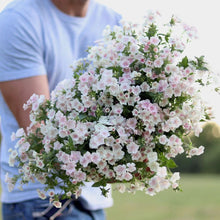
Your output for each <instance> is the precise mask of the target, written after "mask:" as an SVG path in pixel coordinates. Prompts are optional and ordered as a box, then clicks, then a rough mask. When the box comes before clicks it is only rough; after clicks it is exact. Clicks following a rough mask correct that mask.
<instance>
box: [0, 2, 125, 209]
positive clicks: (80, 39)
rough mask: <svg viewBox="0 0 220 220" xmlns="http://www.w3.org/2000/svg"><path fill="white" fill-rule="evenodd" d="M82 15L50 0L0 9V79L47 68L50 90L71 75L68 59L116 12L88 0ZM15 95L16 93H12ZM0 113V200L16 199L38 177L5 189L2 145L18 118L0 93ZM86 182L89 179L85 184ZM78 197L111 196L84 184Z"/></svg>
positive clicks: (96, 204)
mask: <svg viewBox="0 0 220 220" xmlns="http://www.w3.org/2000/svg"><path fill="white" fill-rule="evenodd" d="M89 4H90V5H89V9H88V12H87V15H86V17H83V18H81V17H72V16H69V15H67V14H65V13H63V12H61V11H60V10H58V9H57V8H56V6H55V5H54V4H53V3H52V2H51V0H14V1H13V2H12V3H10V4H9V5H8V6H7V8H6V9H5V10H4V11H2V12H1V13H0V81H8V80H16V79H21V78H25V77H31V76H36V75H43V74H47V77H48V81H49V88H50V91H52V90H53V89H54V88H55V86H56V85H57V83H58V82H59V81H61V80H63V79H65V78H69V77H71V76H72V70H71V68H70V65H71V64H72V63H73V61H74V60H76V59H79V58H82V57H85V56H86V50H87V48H88V46H91V45H93V44H94V41H96V40H99V39H101V38H102V31H103V29H104V27H105V26H106V25H107V24H108V25H110V26H114V25H118V24H119V21H120V19H121V16H120V15H119V14H118V13H116V12H114V11H113V10H111V9H109V8H107V7H105V6H103V5H101V4H99V3H97V2H95V1H93V0H91V1H90V3H89ZM17 95H19V94H17ZM0 115H1V132H2V144H1V180H2V202H6V203H11V202H19V201H24V200H28V199H32V198H37V197H38V195H37V192H36V189H42V185H41V184H39V183H33V184H32V183H31V184H30V183H29V184H28V185H27V186H25V187H24V191H20V190H19V189H18V188H15V189H14V190H13V191H12V192H11V193H9V192H8V190H7V185H6V183H5V182H4V176H5V173H6V172H8V173H9V175H10V176H12V175H13V174H16V173H17V168H12V167H9V165H8V158H9V153H8V149H9V148H13V147H14V143H12V142H11V139H10V136H11V133H12V132H14V131H16V130H17V129H18V124H17V122H16V120H15V118H14V116H13V114H12V113H11V111H10V110H9V108H8V106H7V105H6V103H5V102H4V99H3V97H2V95H1V94H0ZM88 185H89V184H88ZM82 197H83V198H84V199H85V200H86V207H87V208H89V209H97V208H105V207H108V206H111V205H112V199H111V198H105V197H103V196H101V194H100V191H99V190H98V189H94V188H91V187H86V189H85V190H83V195H82Z"/></svg>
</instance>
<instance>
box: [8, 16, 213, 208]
mask: <svg viewBox="0 0 220 220" xmlns="http://www.w3.org/2000/svg"><path fill="white" fill-rule="evenodd" d="M157 17H159V15H158V13H150V14H149V15H148V16H146V18H145V20H144V24H143V25H142V26H138V25H136V24H133V23H129V22H122V25H121V26H116V27H114V28H113V30H112V29H110V28H109V27H106V29H105V30H104V39H103V41H100V42H98V44H96V45H95V46H93V47H91V48H90V49H89V53H88V56H87V57H86V58H85V59H82V60H78V61H77V62H76V64H75V65H74V68H73V69H74V77H73V78H72V79H67V80H64V81H62V82H61V83H59V84H58V85H57V87H56V89H55V90H54V91H53V92H52V94H51V99H50V100H45V99H44V97H43V96H38V95H35V94H34V95H32V97H31V98H30V99H29V101H28V102H27V103H26V104H25V106H24V108H25V109H27V108H30V109H31V112H30V120H31V125H30V127H29V128H28V131H27V134H25V132H24V131H23V130H22V129H19V130H18V131H17V133H15V134H13V138H19V141H18V142H17V144H16V146H15V149H14V150H11V156H10V165H12V166H13V165H14V163H15V162H18V167H19V171H20V174H19V175H18V176H16V177H13V178H11V177H7V182H8V183H9V186H10V188H12V187H13V184H14V183H15V181H17V180H18V179H21V181H20V183H21V185H22V184H25V183H28V182H30V181H34V180H35V179H37V180H38V181H39V182H40V183H42V184H45V192H42V191H39V195H40V196H41V198H45V197H46V193H47V195H48V196H50V198H51V201H54V204H57V203H58V200H59V195H56V194H55V193H54V192H53V189H54V187H55V186H59V187H60V188H61V189H62V191H63V195H64V197H70V196H71V195H72V194H77V195H79V194H80V190H81V186H83V182H84V181H93V182H94V184H93V186H94V187H100V189H101V190H102V193H103V195H106V193H107V192H108V189H106V188H105V186H106V184H107V183H118V184H116V188H117V189H118V190H119V191H120V192H124V191H129V192H135V191H136V190H143V191H145V192H146V193H147V194H149V195H155V194H156V193H158V192H160V191H162V190H164V189H167V188H169V187H172V188H173V189H176V190H177V189H179V185H178V180H179V178H180V176H179V173H172V172H171V169H172V168H174V167H175V162H174V161H173V158H175V157H176V156H177V155H178V154H182V153H183V152H185V153H186V154H187V156H188V157H191V156H193V155H200V154H201V153H203V151H204V147H203V146H200V147H199V148H193V146H192V145H190V144H187V143H185V141H184V136H186V135H188V134H189V133H191V132H194V133H195V135H197V136H198V135H199V134H200V133H201V132H202V128H201V124H200V122H201V121H205V120H207V119H209V116H210V114H209V113H210V109H209V108H208V107H207V106H206V105H204V102H203V100H202V98H201V95H200V89H201V87H202V86H205V85H206V84H207V83H208V82H209V78H210V73H209V71H208V69H207V67H206V63H205V62H204V57H203V56H202V57H197V58H194V59H189V58H188V57H187V56H183V55H182V54H183V52H184V49H185V46H186V44H187V43H188V42H189V41H190V39H191V38H195V37H196V32H195V29H194V28H191V27H189V26H187V25H186V24H183V23H182V22H181V21H180V20H179V19H177V18H175V17H172V18H171V20H170V22H169V23H167V24H165V25H163V26H161V30H160V29H159V24H158V23H157ZM176 27H178V28H177V29H180V27H181V28H182V29H181V30H182V32H181V34H179V35H180V37H178V36H179V35H178V32H177V31H176ZM56 206H59V203H58V205H56Z"/></svg>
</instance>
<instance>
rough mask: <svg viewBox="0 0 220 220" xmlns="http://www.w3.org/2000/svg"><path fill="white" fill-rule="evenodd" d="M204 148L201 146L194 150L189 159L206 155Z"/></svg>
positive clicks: (190, 152) (191, 151) (189, 153)
mask: <svg viewBox="0 0 220 220" xmlns="http://www.w3.org/2000/svg"><path fill="white" fill-rule="evenodd" d="M204 149H205V147H204V146H200V147H199V148H193V149H191V150H190V151H189V152H188V156H187V157H188V158H191V157H192V156H199V155H201V154H203V153H204Z"/></svg>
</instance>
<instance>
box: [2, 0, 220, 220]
mask: <svg viewBox="0 0 220 220" xmlns="http://www.w3.org/2000/svg"><path fill="white" fill-rule="evenodd" d="M10 1H12V0H0V11H1V10H2V9H3V7H5V5H6V4H7V3H8V2H10ZM98 1H100V2H102V3H104V4H106V5H108V6H110V7H111V8H113V9H114V10H116V11H118V12H119V13H121V14H122V15H123V16H124V17H125V18H126V19H128V20H131V21H137V22H140V21H141V19H142V17H143V16H144V14H145V13H146V11H148V10H158V11H159V12H160V13H161V14H162V15H163V16H164V17H167V18H170V17H171V16H172V15H173V14H174V15H177V16H178V17H179V18H181V19H182V20H183V21H185V22H186V23H188V24H189V25H192V26H195V27H196V28H197V30H198V36H199V38H198V39H197V40H195V41H193V42H192V43H191V44H190V47H189V48H188V49H187V51H186V52H187V54H188V55H189V56H200V55H205V57H206V60H207V61H208V63H209V64H210V67H211V69H212V70H213V71H214V72H217V73H220V65H219V63H220V54H219V53H220V31H219V26H220V24H219V21H220V13H219V5H218V3H219V1H218V0H209V1H205V0H202V1H201V0H183V1H180V0H166V1H165V0H153V1H152V0H151V1H150V0H135V1H132V0H98ZM0 34H4V33H1V30H0ZM204 96H205V99H206V100H207V102H208V103H209V104H210V105H211V106H212V107H213V111H214V116H215V119H214V120H213V121H212V122H209V123H205V124H203V133H202V134H201V135H200V137H199V138H196V137H194V136H192V137H191V138H192V142H193V144H194V145H195V146H197V147H198V146H200V145H204V146H205V147H206V150H205V153H204V154H203V155H201V156H199V157H194V158H192V159H186V158H185V155H181V156H179V157H177V158H176V160H175V161H176V163H177V165H178V168H176V169H175V170H174V171H179V172H181V181H180V183H181V188H182V192H174V191H172V190H168V191H165V192H162V193H160V194H158V195H156V196H154V197H150V196H148V195H146V194H144V193H143V192H139V193H136V194H135V195H131V194H127V193H125V194H120V193H118V192H115V191H113V197H114V201H115V203H114V206H113V207H112V208H109V209H107V210H106V214H107V219H108V220H124V219H126V220H133V219H135V220H219V219H220V208H219V207H220V175H219V174H220V127H219V125H220V97H219V95H217V94H215V93H214V92H211V91H205V92H204Z"/></svg>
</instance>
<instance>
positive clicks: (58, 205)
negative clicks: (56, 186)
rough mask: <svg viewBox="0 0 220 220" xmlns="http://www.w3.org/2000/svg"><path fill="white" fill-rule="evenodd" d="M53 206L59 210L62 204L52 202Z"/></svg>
mask: <svg viewBox="0 0 220 220" xmlns="http://www.w3.org/2000/svg"><path fill="white" fill-rule="evenodd" d="M53 205H54V206H55V207H56V208H57V209H59V208H61V207H62V203H61V202H59V201H54V202H53Z"/></svg>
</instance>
